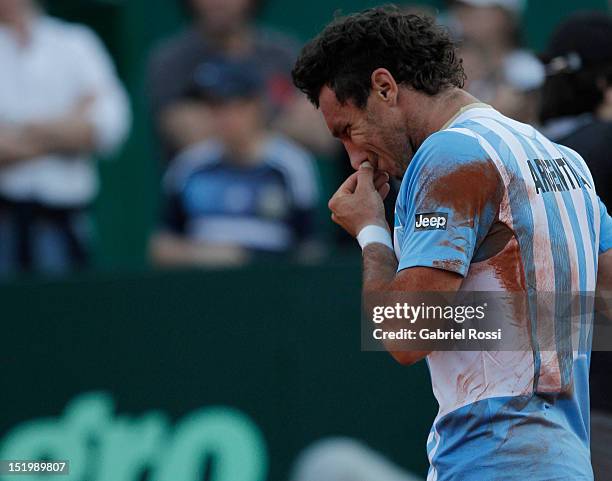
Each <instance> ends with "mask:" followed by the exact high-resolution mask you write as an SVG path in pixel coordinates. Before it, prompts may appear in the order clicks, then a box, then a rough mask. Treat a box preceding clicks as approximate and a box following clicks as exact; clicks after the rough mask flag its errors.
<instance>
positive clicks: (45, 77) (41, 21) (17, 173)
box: [0, 0, 130, 274]
mask: <svg viewBox="0 0 612 481" xmlns="http://www.w3.org/2000/svg"><path fill="white" fill-rule="evenodd" d="M0 65H2V74H1V75H0V273H1V274H7V273H13V272H16V271H35V272H50V273H59V272H65V271H67V270H69V269H72V268H77V267H81V266H83V265H85V264H86V262H87V259H88V247H89V245H88V244H89V232H88V220H87V209H88V207H89V206H90V204H91V202H92V201H93V199H94V198H95V196H96V194H97V191H98V177H97V173H96V166H95V164H94V162H93V160H92V158H91V156H92V155H93V154H94V153H101V154H105V153H108V152H110V151H111V150H113V149H114V148H116V147H117V146H118V145H119V144H120V143H121V142H122V140H123V139H124V138H125V136H126V134H127V132H128V129H129V122H130V114H129V107H128V101H127V97H126V94H125V92H124V90H123V88H122V87H121V85H120V84H119V82H118V80H117V77H116V74H115V70H114V67H113V65H112V63H111V60H110V59H109V57H108V55H107V53H106V51H105V49H104V47H103V46H102V44H101V42H100V41H99V40H98V38H97V37H96V36H95V35H94V33H93V32H92V31H91V30H89V29H88V28H86V27H84V26H81V25H72V24H68V23H65V22H62V21H60V20H57V19H53V18H50V17H48V16H46V15H45V14H44V13H43V12H42V11H41V10H40V9H39V8H38V6H37V5H36V4H35V3H34V2H33V1H31V0H0Z"/></svg>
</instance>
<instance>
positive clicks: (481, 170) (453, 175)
mask: <svg viewBox="0 0 612 481" xmlns="http://www.w3.org/2000/svg"><path fill="white" fill-rule="evenodd" d="M406 175H408V176H409V177H408V178H407V179H404V182H403V183H402V189H401V191H400V197H401V198H400V202H401V203H402V204H403V205H404V209H403V211H404V212H405V215H404V216H403V223H404V225H403V226H402V229H403V236H402V240H401V243H400V255H399V266H398V270H402V269H407V268H409V267H416V266H421V267H433V268H438V269H444V270H447V271H452V272H456V273H457V274H460V275H462V276H465V275H466V274H467V271H468V269H469V266H470V262H471V260H472V256H473V255H474V252H475V250H476V248H477V246H478V245H479V244H480V242H482V240H483V239H484V237H485V236H486V234H487V232H488V231H489V229H490V228H491V226H492V224H493V222H494V221H495V220H496V218H497V215H498V212H499V206H500V204H501V201H502V198H503V192H504V186H503V182H502V180H501V178H500V176H499V173H498V171H497V168H496V167H495V165H494V164H493V162H492V161H491V160H490V159H489V158H488V156H487V155H486V153H485V152H484V150H483V149H482V148H481V147H480V144H479V143H478V140H477V139H476V138H474V137H471V136H468V135H464V134H461V133H457V132H452V131H442V132H438V133H436V134H434V135H432V136H431V137H429V138H428V139H427V141H426V142H425V143H424V144H423V145H422V146H421V149H419V151H418V153H417V155H416V156H415V158H414V159H413V161H412V163H411V165H410V168H409V169H408V172H407V174H406Z"/></svg>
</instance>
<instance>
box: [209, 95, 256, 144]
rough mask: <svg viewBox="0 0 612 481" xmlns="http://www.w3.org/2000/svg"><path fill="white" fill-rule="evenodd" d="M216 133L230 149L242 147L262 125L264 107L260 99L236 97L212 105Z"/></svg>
mask: <svg viewBox="0 0 612 481" xmlns="http://www.w3.org/2000/svg"><path fill="white" fill-rule="evenodd" d="M211 111H212V115H213V118H214V119H215V129H216V135H217V136H218V137H219V138H220V139H221V141H222V142H223V143H224V144H225V145H226V147H227V148H229V149H230V150H234V149H240V147H241V146H243V145H245V144H247V143H248V142H249V141H250V140H251V139H252V138H253V136H254V135H258V134H259V132H260V131H261V127H262V120H261V119H262V117H263V108H262V103H261V100H259V99H235V100H231V101H227V102H223V103H219V104H217V105H212V106H211Z"/></svg>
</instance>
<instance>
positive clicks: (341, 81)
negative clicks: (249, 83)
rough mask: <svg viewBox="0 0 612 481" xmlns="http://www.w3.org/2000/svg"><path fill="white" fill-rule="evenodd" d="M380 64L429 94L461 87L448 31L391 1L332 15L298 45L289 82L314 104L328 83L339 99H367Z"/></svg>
mask: <svg viewBox="0 0 612 481" xmlns="http://www.w3.org/2000/svg"><path fill="white" fill-rule="evenodd" d="M380 67H384V68H386V69H387V70H389V72H391V74H392V75H393V77H394V78H395V80H396V81H397V82H398V83H399V84H404V85H407V86H410V87H412V88H414V89H416V90H420V91H423V92H425V93H427V94H429V95H436V94H438V93H439V92H441V91H442V90H444V89H446V88H448V87H452V86H455V87H463V83H464V81H465V73H464V72H463V65H462V61H461V59H459V58H458V57H457V54H456V52H455V46H454V44H453V42H452V41H451V39H450V37H449V35H448V33H447V32H446V31H445V30H444V29H443V28H442V27H440V26H438V25H436V24H435V22H434V20H433V19H431V18H429V17H426V16H421V15H414V14H408V13H405V12H403V11H402V10H400V9H399V8H398V7H396V6H394V5H385V6H382V7H377V8H371V9H368V10H364V11H362V12H360V13H355V14H352V15H348V16H345V17H339V18H336V19H335V20H334V21H332V22H331V23H330V24H329V25H328V26H327V27H325V29H324V30H323V31H322V32H321V33H320V34H319V35H318V36H317V37H315V38H314V39H313V40H311V41H310V42H308V43H307V44H306V46H304V48H303V49H302V52H301V53H300V56H299V58H298V60H297V62H296V64H295V67H294V69H293V72H292V76H293V82H294V83H295V85H296V86H297V88H299V89H300V90H301V91H302V92H304V93H305V94H306V95H307V96H308V98H309V99H310V101H311V102H312V103H313V104H314V105H316V106H317V107H318V106H319V95H320V93H321V89H322V88H323V87H324V86H326V85H327V86H329V87H330V88H331V89H332V90H333V91H334V92H335V93H336V97H337V98H338V100H339V101H340V102H341V103H346V102H347V101H348V100H351V101H353V102H354V103H355V105H356V106H357V107H359V108H364V107H365V106H366V104H367V101H368V97H369V95H370V90H371V75H372V72H373V71H374V70H376V69H377V68H380Z"/></svg>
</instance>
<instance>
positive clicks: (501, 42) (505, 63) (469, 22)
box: [441, 0, 544, 123]
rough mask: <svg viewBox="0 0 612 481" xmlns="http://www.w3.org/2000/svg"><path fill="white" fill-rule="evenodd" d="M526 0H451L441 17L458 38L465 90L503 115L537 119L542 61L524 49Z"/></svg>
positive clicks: (529, 119)
mask: <svg viewBox="0 0 612 481" xmlns="http://www.w3.org/2000/svg"><path fill="white" fill-rule="evenodd" d="M524 7H525V1H524V0H453V1H451V2H450V8H449V11H448V15H447V16H446V17H442V18H441V21H442V22H443V23H445V24H447V25H448V27H449V28H450V29H451V32H452V33H453V34H454V36H455V37H456V38H457V40H458V41H459V47H460V48H459V54H460V55H461V58H462V59H463V65H464V68H465V73H466V75H467V80H466V89H467V90H468V91H469V92H470V93H472V94H473V95H474V96H476V97H477V98H479V99H480V100H481V101H483V102H485V103H489V104H491V105H492V106H493V107H495V108H496V109H498V110H499V111H500V112H502V113H503V114H505V115H508V116H509V117H512V118H514V119H516V120H519V121H521V122H526V123H533V122H534V121H537V105H538V94H537V91H538V88H539V87H540V86H541V84H542V82H543V80H544V72H543V67H542V65H541V64H540V63H539V61H538V59H537V58H536V57H535V56H534V55H532V54H531V53H529V52H527V51H526V50H523V49H521V34H520V19H521V15H522V12H523V9H524Z"/></svg>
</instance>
